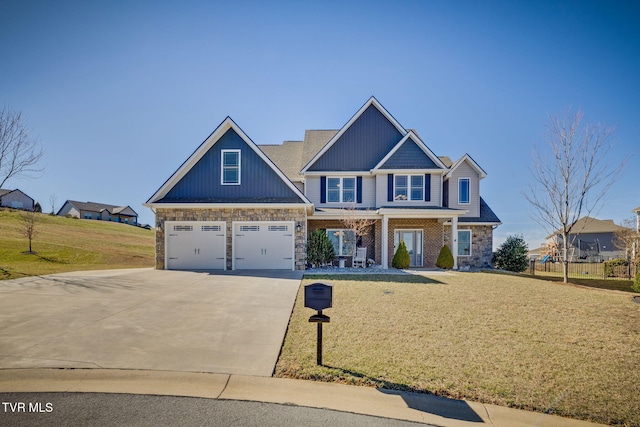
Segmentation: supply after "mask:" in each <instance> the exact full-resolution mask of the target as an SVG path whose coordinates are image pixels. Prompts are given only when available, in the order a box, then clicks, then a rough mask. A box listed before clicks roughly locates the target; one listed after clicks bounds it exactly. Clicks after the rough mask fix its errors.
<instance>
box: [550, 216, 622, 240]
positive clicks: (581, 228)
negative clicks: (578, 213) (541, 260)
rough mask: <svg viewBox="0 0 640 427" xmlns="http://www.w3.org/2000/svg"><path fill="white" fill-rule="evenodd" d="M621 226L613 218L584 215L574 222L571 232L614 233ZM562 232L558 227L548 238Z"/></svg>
mask: <svg viewBox="0 0 640 427" xmlns="http://www.w3.org/2000/svg"><path fill="white" fill-rule="evenodd" d="M621 228H623V227H621V226H619V225H617V224H615V223H614V222H613V220H612V219H596V218H592V217H590V216H584V217H582V218H580V219H578V220H577V221H576V222H574V223H573V226H572V227H571V232H570V234H587V233H588V234H597V233H613V232H615V231H617V230H619V229H621ZM561 232H562V230H560V229H557V230H556V231H555V232H554V233H553V234H550V235H548V236H547V239H549V238H551V237H553V236H554V235H556V234H560V233H561Z"/></svg>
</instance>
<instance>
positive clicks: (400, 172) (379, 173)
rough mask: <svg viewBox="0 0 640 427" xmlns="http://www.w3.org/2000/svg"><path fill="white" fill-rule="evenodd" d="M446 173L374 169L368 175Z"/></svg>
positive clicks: (438, 170) (439, 171)
mask: <svg viewBox="0 0 640 427" xmlns="http://www.w3.org/2000/svg"><path fill="white" fill-rule="evenodd" d="M446 172H447V171H446V170H442V169H376V170H373V169H372V170H371V172H369V173H368V174H369V175H374V176H375V175H388V174H400V175H406V174H413V175H420V174H422V175H425V174H431V175H444V174H445V173H446ZM323 174H325V175H326V174H327V172H323Z"/></svg>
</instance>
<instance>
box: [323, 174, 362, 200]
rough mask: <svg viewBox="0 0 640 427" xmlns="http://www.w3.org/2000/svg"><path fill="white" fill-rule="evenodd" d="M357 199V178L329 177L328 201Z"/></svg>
mask: <svg viewBox="0 0 640 427" xmlns="http://www.w3.org/2000/svg"><path fill="white" fill-rule="evenodd" d="M355 201H356V179H355V178H327V202H330V203H340V202H342V203H346V202H355Z"/></svg>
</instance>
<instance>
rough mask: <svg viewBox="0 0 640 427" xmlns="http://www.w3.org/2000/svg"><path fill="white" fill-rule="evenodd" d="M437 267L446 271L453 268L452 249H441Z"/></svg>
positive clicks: (445, 247)
mask: <svg viewBox="0 0 640 427" xmlns="http://www.w3.org/2000/svg"><path fill="white" fill-rule="evenodd" d="M436 267H438V268H444V269H445V270H450V269H452V268H453V254H452V253H451V249H449V246H447V245H444V246H443V247H442V249H440V254H439V255H438V260H437V261H436Z"/></svg>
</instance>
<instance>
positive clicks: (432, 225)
mask: <svg viewBox="0 0 640 427" xmlns="http://www.w3.org/2000/svg"><path fill="white" fill-rule="evenodd" d="M381 227H382V226H381ZM397 229H402V230H422V266H423V267H435V266H436V260H437V259H438V254H439V253H440V249H441V248H442V245H443V224H442V223H441V222H439V221H438V220H437V219H420V218H391V219H389V236H388V243H389V268H391V261H392V260H393V255H394V252H393V243H394V239H395V232H396V230H397Z"/></svg>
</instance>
